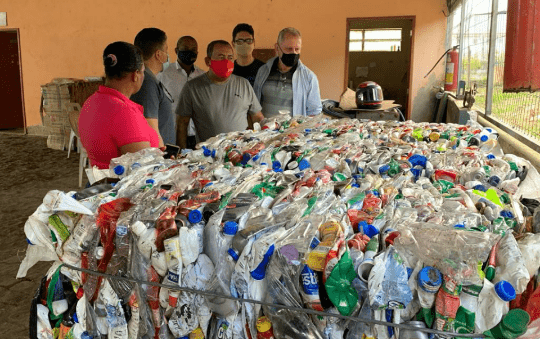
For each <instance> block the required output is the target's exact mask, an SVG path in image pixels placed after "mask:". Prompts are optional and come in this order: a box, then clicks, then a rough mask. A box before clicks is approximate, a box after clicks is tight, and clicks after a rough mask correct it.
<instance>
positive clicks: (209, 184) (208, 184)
mask: <svg viewBox="0 0 540 339" xmlns="http://www.w3.org/2000/svg"><path fill="white" fill-rule="evenodd" d="M213 184H214V183H213V182H209V183H207V184H206V185H204V187H208V186H212V185H213Z"/></svg>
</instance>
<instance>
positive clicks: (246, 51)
mask: <svg viewBox="0 0 540 339" xmlns="http://www.w3.org/2000/svg"><path fill="white" fill-rule="evenodd" d="M232 39H233V40H232V45H233V47H234V49H235V51H236V56H237V57H236V60H235V61H234V71H233V74H234V75H238V76H240V77H242V78H246V79H247V80H248V81H249V83H250V84H251V86H252V87H253V83H254V82H255V76H257V71H258V70H259V68H260V67H261V66H262V65H264V62H262V61H261V60H259V59H255V58H254V57H253V49H254V48H255V32H254V31H253V27H251V25H249V24H238V25H236V27H235V28H234V30H233V33H232Z"/></svg>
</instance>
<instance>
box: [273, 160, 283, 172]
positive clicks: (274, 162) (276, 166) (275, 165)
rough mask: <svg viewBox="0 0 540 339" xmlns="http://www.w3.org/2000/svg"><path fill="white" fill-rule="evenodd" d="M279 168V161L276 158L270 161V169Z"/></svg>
mask: <svg viewBox="0 0 540 339" xmlns="http://www.w3.org/2000/svg"><path fill="white" fill-rule="evenodd" d="M280 168H281V164H280V163H279V161H277V160H274V161H272V169H273V170H274V171H275V170H277V169H280Z"/></svg>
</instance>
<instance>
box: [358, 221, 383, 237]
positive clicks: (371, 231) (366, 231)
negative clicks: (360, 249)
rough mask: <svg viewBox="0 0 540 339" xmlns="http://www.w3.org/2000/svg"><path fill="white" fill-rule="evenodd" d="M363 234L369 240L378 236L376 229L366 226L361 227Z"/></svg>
mask: <svg viewBox="0 0 540 339" xmlns="http://www.w3.org/2000/svg"><path fill="white" fill-rule="evenodd" d="M362 229H363V231H364V234H365V235H367V236H368V237H369V238H370V239H371V238H373V237H374V236H376V235H377V234H379V230H378V229H377V227H375V226H373V225H371V224H367V225H366V226H363V227H362Z"/></svg>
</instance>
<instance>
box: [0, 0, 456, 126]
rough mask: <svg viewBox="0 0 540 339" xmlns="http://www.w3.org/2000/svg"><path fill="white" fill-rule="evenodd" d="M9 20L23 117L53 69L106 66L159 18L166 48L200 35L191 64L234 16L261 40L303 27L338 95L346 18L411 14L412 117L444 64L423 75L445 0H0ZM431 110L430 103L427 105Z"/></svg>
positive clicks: (32, 118) (437, 40) (85, 71)
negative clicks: (118, 44) (109, 56)
mask: <svg viewBox="0 0 540 339" xmlns="http://www.w3.org/2000/svg"><path fill="white" fill-rule="evenodd" d="M0 8H2V11H6V12H7V17H8V24H9V26H8V27H11V28H19V29H20V39H21V58H22V69H23V83H24V96H25V105H26V120H27V125H29V126H31V125H38V124H40V123H41V120H40V117H39V101H40V85H42V84H45V83H47V82H49V81H50V80H52V79H53V78H56V77H75V78H83V77H85V76H91V75H102V74H103V67H102V60H101V54H102V52H103V49H104V48H105V46H106V45H107V44H108V43H110V42H113V41H116V40H124V41H129V42H132V41H133V39H134V37H135V35H136V34H137V32H138V31H139V30H140V29H142V28H144V27H152V26H153V27H159V28H161V29H163V30H164V31H165V32H166V33H167V35H168V37H169V54H170V55H171V58H174V44H175V42H176V40H177V39H178V37H180V36H181V35H193V36H194V37H195V38H196V39H197V40H198V42H199V52H200V54H199V55H200V56H199V60H198V61H197V65H198V66H200V67H202V68H203V69H205V70H206V67H205V66H204V63H203V60H202V59H203V58H202V56H203V55H204V52H205V50H206V45H207V44H208V43H209V42H210V41H212V40H215V39H225V40H227V41H230V40H231V36H230V35H231V32H232V29H233V28H234V26H235V25H236V24H237V23H239V22H248V23H250V24H252V25H253V27H254V28H255V34H256V40H257V42H256V43H257V47H260V48H264V47H272V46H273V43H274V42H275V40H276V37H277V33H278V32H279V30H280V29H281V28H283V27H286V26H293V27H296V28H297V29H299V30H300V31H301V32H302V37H303V47H302V57H301V58H302V61H303V62H304V63H305V64H306V65H307V66H308V67H309V68H311V69H312V70H313V71H314V72H315V74H317V76H318V78H319V82H320V85H321V97H322V98H329V99H334V100H339V96H340V94H341V93H342V91H343V89H344V84H345V80H344V77H345V66H346V65H345V44H346V18H355V17H389V16H416V25H415V37H414V41H413V44H414V45H413V48H414V52H413V53H414V54H413V60H412V67H413V71H412V86H411V94H412V95H411V99H410V100H411V104H412V116H411V117H412V118H413V119H414V120H418V121H419V120H426V119H428V116H429V114H431V113H427V112H428V110H431V109H432V108H430V106H432V105H433V100H432V99H429V94H430V93H432V89H431V87H433V85H437V84H439V85H440V84H441V83H442V80H443V71H444V69H443V66H442V65H439V67H438V68H437V69H436V71H435V72H434V74H433V75H431V76H430V77H429V78H428V79H423V77H424V75H425V73H427V71H428V70H429V69H430V68H431V66H432V65H433V64H434V62H435V61H436V60H437V59H438V57H439V56H440V55H441V54H442V53H443V52H444V39H445V32H446V18H445V17H444V15H443V13H442V10H443V9H444V10H446V6H445V0H409V1H403V0H382V1H376V2H373V1H367V0H360V1H352V0H335V1H328V0H249V1H242V0H229V1H223V2H219V1H210V0H199V1H185V0H180V1H179V0H160V1H148V0H130V1H111V0H95V1H92V0H71V1H59V0H53V1H36V0H16V1H13V0H0ZM429 112H430V111H429Z"/></svg>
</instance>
